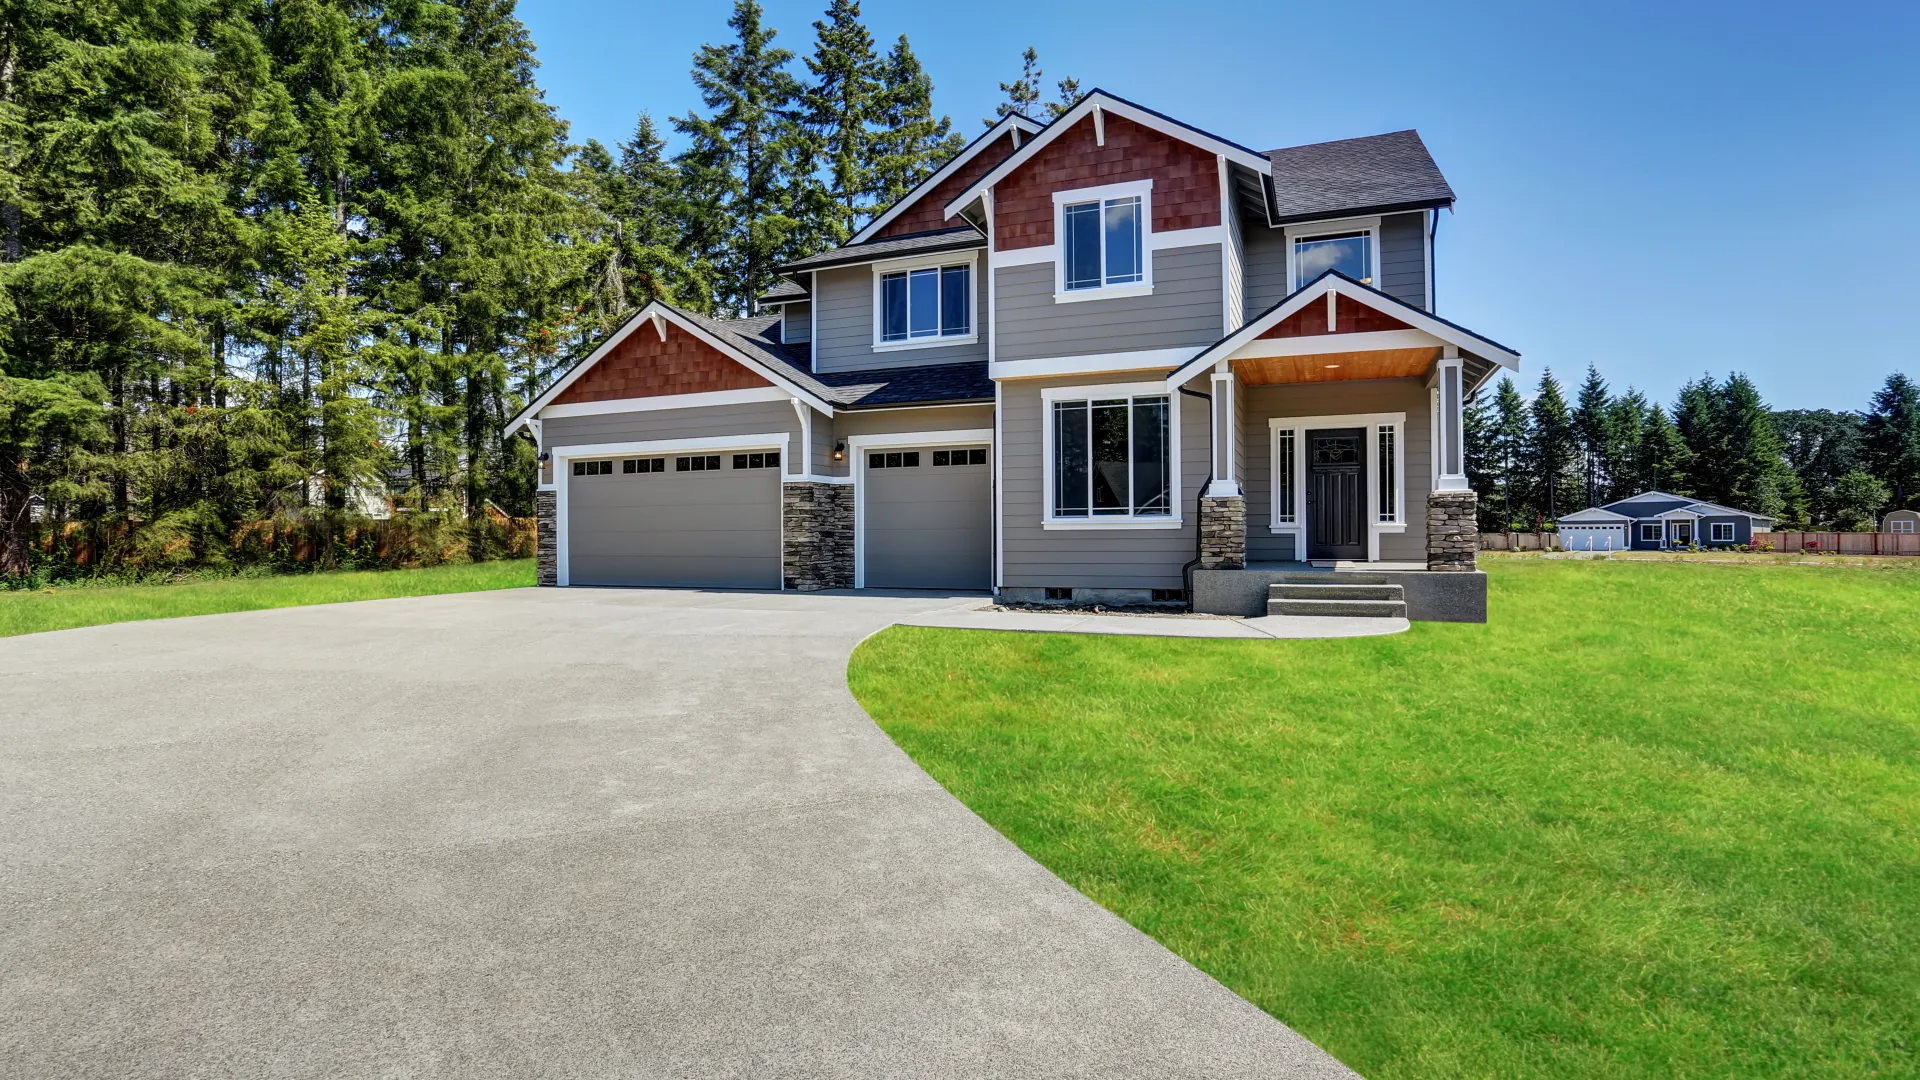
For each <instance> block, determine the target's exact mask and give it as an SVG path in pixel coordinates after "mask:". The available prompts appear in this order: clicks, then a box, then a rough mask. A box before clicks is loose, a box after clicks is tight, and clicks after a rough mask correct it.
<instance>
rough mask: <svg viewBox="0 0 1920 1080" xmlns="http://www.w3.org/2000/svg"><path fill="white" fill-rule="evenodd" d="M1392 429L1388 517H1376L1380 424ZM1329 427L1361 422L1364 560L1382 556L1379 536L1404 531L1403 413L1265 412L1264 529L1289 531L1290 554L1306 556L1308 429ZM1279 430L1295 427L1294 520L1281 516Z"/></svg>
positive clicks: (1278, 532)
mask: <svg viewBox="0 0 1920 1080" xmlns="http://www.w3.org/2000/svg"><path fill="white" fill-rule="evenodd" d="M1387 426H1391V427H1392V428H1393V429H1394V435H1393V441H1394V453H1393V510H1394V514H1395V518H1394V520H1392V521H1381V520H1379V517H1380V463H1379V462H1378V461H1376V460H1374V459H1375V456H1376V455H1378V454H1379V453H1380V429H1381V428H1382V427H1387ZM1329 428H1360V429H1362V430H1364V431H1365V432H1366V435H1365V436H1364V437H1363V438H1362V440H1361V441H1362V443H1363V444H1364V445H1365V446H1366V448H1367V464H1366V466H1365V467H1364V468H1363V470H1362V471H1363V472H1364V473H1365V474H1366V479H1367V509H1366V515H1365V517H1366V523H1367V561H1368V562H1379V561H1380V537H1381V536H1383V535H1387V534H1398V533H1404V532H1406V531H1407V414H1406V413H1403V412H1401V413H1350V414H1348V415H1345V416H1272V417H1268V418H1267V468H1268V473H1267V475H1268V480H1267V504H1268V513H1267V531H1268V532H1271V533H1272V534H1273V535H1275V536H1291V537H1293V556H1294V559H1295V561H1297V562H1306V561H1307V531H1308V530H1307V504H1306V491H1307V443H1306V437H1307V432H1309V431H1314V430H1326V429H1329ZM1282 431H1291V432H1293V497H1294V499H1295V500H1296V503H1297V505H1295V506H1294V508H1293V520H1292V521H1282V520H1280V516H1281V506H1280V481H1279V477H1280V439H1279V433H1280V432H1282Z"/></svg>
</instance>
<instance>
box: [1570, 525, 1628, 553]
mask: <svg viewBox="0 0 1920 1080" xmlns="http://www.w3.org/2000/svg"><path fill="white" fill-rule="evenodd" d="M1560 547H1561V549H1562V550H1564V551H1624V550H1625V549H1626V548H1627V527H1626V526H1625V525H1561V526H1560Z"/></svg>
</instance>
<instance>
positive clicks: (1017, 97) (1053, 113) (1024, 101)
mask: <svg viewBox="0 0 1920 1080" xmlns="http://www.w3.org/2000/svg"><path fill="white" fill-rule="evenodd" d="M1041 84H1042V73H1041V71H1040V54H1039V52H1038V51H1036V50H1035V49H1034V47H1033V46H1031V45H1029V46H1027V47H1026V48H1025V49H1024V50H1022V51H1021V53H1020V75H1019V77H1017V78H1015V79H1014V80H1013V81H1012V82H1010V83H1005V82H1003V83H1001V84H1000V92H1001V93H1002V94H1005V95H1006V100H1005V101H1002V102H1001V103H1000V104H998V105H996V106H994V110H993V115H992V116H989V117H987V118H986V119H985V120H983V121H982V122H983V123H985V124H986V125H987V126H988V127H992V126H993V125H995V124H997V123H999V122H1000V121H1002V120H1005V119H1006V118H1007V117H1009V116H1013V115H1015V114H1018V115H1020V116H1028V117H1035V118H1038V117H1040V115H1041V114H1042V113H1043V112H1044V113H1045V114H1046V116H1045V118H1046V119H1048V120H1052V119H1054V118H1056V117H1058V116H1059V115H1060V114H1062V113H1064V112H1066V111H1067V110H1068V109H1071V108H1073V105H1074V103H1075V102H1077V101H1079V100H1080V80H1078V79H1074V78H1066V79H1061V80H1059V81H1058V82H1056V83H1054V89H1055V90H1056V91H1058V93H1059V96H1058V97H1057V98H1055V99H1054V100H1052V101H1046V102H1044V103H1043V99H1044V98H1045V96H1046V93H1045V91H1043V90H1042V89H1041Z"/></svg>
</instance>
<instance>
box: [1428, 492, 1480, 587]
mask: <svg viewBox="0 0 1920 1080" xmlns="http://www.w3.org/2000/svg"><path fill="white" fill-rule="evenodd" d="M1479 508H1480V496H1478V495H1476V494H1475V493H1473V492H1471V491H1436V492H1434V493H1433V494H1431V495H1428V496H1427V569H1428V570H1433V571H1438V572H1442V573H1461V572H1471V571H1472V570H1473V569H1474V568H1475V567H1477V566H1479V558H1480V522H1479Z"/></svg>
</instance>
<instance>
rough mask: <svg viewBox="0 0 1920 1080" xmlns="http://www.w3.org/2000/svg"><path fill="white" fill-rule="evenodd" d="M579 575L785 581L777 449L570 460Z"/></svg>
mask: <svg viewBox="0 0 1920 1080" xmlns="http://www.w3.org/2000/svg"><path fill="white" fill-rule="evenodd" d="M566 472H567V579H568V583H569V584H573V585H666V586H683V587H705V588H721V589H777V588H779V587H780V455H779V454H777V453H759V452H756V453H753V454H700V455H677V456H676V455H669V456H666V457H647V458H625V459H622V458H611V459H605V460H600V461H579V460H575V461H573V462H572V463H571V465H570V467H569V468H568V469H567V470H566Z"/></svg>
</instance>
